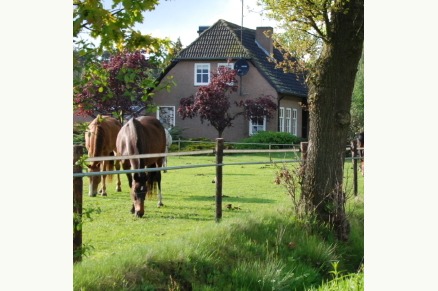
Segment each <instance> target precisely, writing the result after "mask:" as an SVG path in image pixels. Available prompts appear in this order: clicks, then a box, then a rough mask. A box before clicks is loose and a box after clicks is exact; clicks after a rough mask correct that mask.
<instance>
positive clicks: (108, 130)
mask: <svg viewBox="0 0 438 291" xmlns="http://www.w3.org/2000/svg"><path fill="white" fill-rule="evenodd" d="M121 127H122V125H121V123H120V122H119V121H118V120H117V119H115V118H113V117H111V116H105V115H98V116H97V117H96V118H95V119H94V120H93V121H92V122H90V124H89V125H88V129H87V131H86V132H85V147H86V148H87V151H88V157H90V158H94V157H103V156H110V155H114V154H115V153H116V139H117V134H118V133H119V130H120V128H121ZM115 167H116V169H117V170H119V169H120V164H119V162H118V161H116V164H115ZM88 168H89V169H90V172H99V171H112V170H113V169H114V161H95V162H92V163H91V164H90V165H88ZM89 178H90V186H89V192H88V195H89V196H92V197H94V196H96V194H97V186H98V185H99V183H100V181H101V176H100V175H99V176H90V177H89ZM109 178H110V179H111V176H109ZM116 191H117V192H120V191H122V189H121V187H120V176H119V175H118V174H117V186H116ZM99 192H100V193H101V194H102V196H106V195H107V193H106V175H102V188H101V189H100V191H99Z"/></svg>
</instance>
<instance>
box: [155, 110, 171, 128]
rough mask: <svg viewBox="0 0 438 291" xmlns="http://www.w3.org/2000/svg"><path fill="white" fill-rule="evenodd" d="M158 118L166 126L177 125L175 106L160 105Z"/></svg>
mask: <svg viewBox="0 0 438 291" xmlns="http://www.w3.org/2000/svg"><path fill="white" fill-rule="evenodd" d="M157 119H158V120H159V121H161V124H163V126H164V128H166V129H170V128H172V127H174V126H175V106H158V109H157Z"/></svg>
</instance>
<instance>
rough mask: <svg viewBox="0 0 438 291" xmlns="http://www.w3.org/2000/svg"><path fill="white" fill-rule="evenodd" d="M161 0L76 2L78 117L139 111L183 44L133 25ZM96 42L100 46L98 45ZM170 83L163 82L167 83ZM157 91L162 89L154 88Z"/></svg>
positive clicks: (75, 71) (79, 0)
mask: <svg viewBox="0 0 438 291" xmlns="http://www.w3.org/2000/svg"><path fill="white" fill-rule="evenodd" d="M158 4H159V1H158V0H138V1H131V0H112V1H105V0H74V1H73V43H74V51H73V60H74V62H73V64H74V68H73V70H74V102H73V107H74V109H75V110H76V112H77V113H79V114H80V115H91V116H95V115H96V114H98V113H104V114H111V113H113V114H122V115H126V114H128V115H132V114H135V108H137V110H138V109H139V107H143V108H144V107H145V106H147V104H148V100H149V97H150V94H149V93H148V92H149V91H150V90H151V89H153V88H155V85H156V82H155V80H156V79H157V77H158V76H159V75H160V73H161V71H162V70H163V69H164V68H165V67H166V66H167V65H168V64H169V62H170V60H171V59H172V57H173V56H174V54H175V53H177V52H178V50H180V49H181V43H180V41H179V40H178V41H177V42H176V43H172V42H171V41H170V40H169V39H160V38H155V37H153V36H151V35H142V34H141V33H140V32H139V31H137V30H135V29H134V27H135V25H136V24H137V23H142V22H143V20H144V16H143V14H142V13H143V12H145V11H152V10H154V9H155V6H156V5H158ZM96 43H97V44H96ZM168 85H169V83H166V82H164V85H163V87H168ZM155 89H156V90H159V89H160V88H155Z"/></svg>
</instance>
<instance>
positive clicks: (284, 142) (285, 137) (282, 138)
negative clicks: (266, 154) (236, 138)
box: [235, 131, 302, 149]
mask: <svg viewBox="0 0 438 291" xmlns="http://www.w3.org/2000/svg"><path fill="white" fill-rule="evenodd" d="M301 141H302V139H301V138H299V137H297V136H295V135H293V134H290V133H287V132H274V131H259V132H257V133H256V134H254V135H253V136H250V137H248V138H244V139H242V140H241V141H240V142H241V143H264V144H277V145H275V146H271V148H272V149H280V148H288V147H290V146H288V145H292V144H299V143H300V142H301ZM235 147H236V148H237V149H268V148H269V146H268V145H253V144H248V145H245V144H236V145H235Z"/></svg>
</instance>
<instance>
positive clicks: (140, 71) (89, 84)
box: [73, 51, 155, 118]
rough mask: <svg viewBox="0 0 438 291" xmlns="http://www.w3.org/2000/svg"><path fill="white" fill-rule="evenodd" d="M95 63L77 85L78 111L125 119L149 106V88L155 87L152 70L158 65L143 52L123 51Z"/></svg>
mask: <svg viewBox="0 0 438 291" xmlns="http://www.w3.org/2000/svg"><path fill="white" fill-rule="evenodd" d="M94 66H95V68H94V70H87V71H86V73H85V75H84V76H82V78H83V80H86V82H84V83H82V84H80V85H78V86H76V87H75V88H74V98H73V105H74V108H75V111H76V114H78V115H82V116H92V117H95V116H97V114H108V115H117V116H118V117H119V118H123V116H126V115H131V116H136V115H137V114H138V112H139V111H140V110H141V109H142V108H144V107H145V106H147V105H148V100H149V99H150V98H149V90H150V89H151V88H153V87H154V77H153V76H151V74H150V72H151V70H152V69H153V68H154V66H155V65H154V63H153V62H151V61H149V60H148V59H146V57H145V56H144V55H143V54H142V53H141V52H140V51H135V52H127V51H125V52H120V53H117V54H115V55H113V56H111V57H110V58H109V60H104V61H102V62H100V63H96V64H94Z"/></svg>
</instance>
